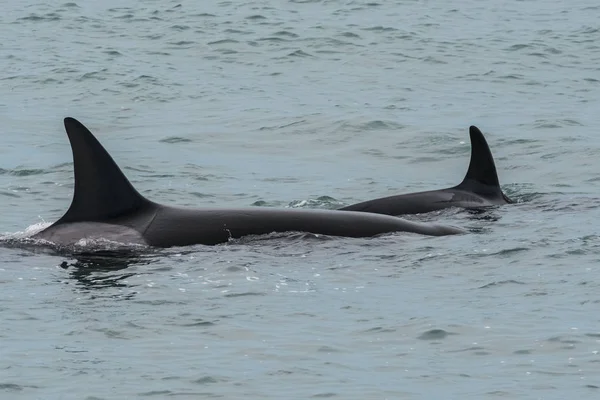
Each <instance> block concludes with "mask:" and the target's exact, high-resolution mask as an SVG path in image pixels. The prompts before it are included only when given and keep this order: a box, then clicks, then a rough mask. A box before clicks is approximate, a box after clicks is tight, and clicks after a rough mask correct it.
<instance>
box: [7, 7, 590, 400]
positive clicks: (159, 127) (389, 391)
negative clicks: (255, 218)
mask: <svg viewBox="0 0 600 400" xmlns="http://www.w3.org/2000/svg"><path fill="white" fill-rule="evenodd" d="M5 3H6V4H3V5H2V8H3V10H2V13H0V35H1V37H2V41H0V60H1V61H0V62H1V63H0V120H1V122H2V124H1V125H2V126H1V128H0V129H1V133H0V137H1V142H0V143H1V145H0V206H1V207H2V208H1V210H2V213H1V214H0V215H1V218H0V231H1V232H4V235H5V236H8V237H14V236H23V235H27V233H28V232H31V230H32V229H35V228H36V227H38V228H39V226H41V225H42V224H47V223H50V222H52V221H55V220H56V219H58V218H59V217H60V216H61V215H62V213H63V212H64V211H65V210H66V209H67V207H68V205H69V203H70V200H71V196H72V190H73V171H72V162H71V161H72V158H71V152H70V147H69V144H68V141H67V138H66V135H65V133H64V129H63V126H62V119H63V118H64V117H66V116H72V117H75V118H78V119H79V120H81V121H82V122H83V123H84V124H86V125H87V126H89V127H90V129H91V130H92V132H94V133H95V134H96V136H97V137H98V139H99V140H100V141H101V142H102V143H103V144H104V145H105V147H106V148H107V149H108V151H109V152H110V153H111V154H112V155H113V157H114V158H115V160H116V161H117V163H118V164H119V165H120V166H121V167H122V168H123V170H124V172H125V173H126V175H127V176H128V177H129V178H130V179H131V181H132V183H133V184H134V185H135V186H136V188H138V189H139V190H140V192H142V193H143V194H144V195H146V196H148V197H150V198H151V199H153V200H155V201H158V202H161V203H167V204H177V205H182V206H203V205H210V206H223V207H229V206H257V207H304V208H336V207H339V206H342V205H345V204H351V203H353V202H358V201H363V200H368V199H372V198H376V197H381V196H387V195H391V194H399V193H406V192H411V191H419V190H427V189H436V188H442V187H448V186H452V185H455V184H457V183H458V182H460V180H461V179H462V177H463V175H464V173H465V171H466V168H467V164H468V158H469V152H470V146H469V140H468V127H469V125H477V126H478V127H479V128H481V129H482V131H483V132H484V134H485V135H486V137H487V140H488V142H489V144H490V146H491V149H492V153H493V154H494V157H495V160H496V164H497V168H498V171H499V176H500V181H501V183H502V187H503V189H504V191H505V192H506V193H507V194H508V195H509V196H510V197H512V198H514V199H515V200H516V201H517V203H516V204H513V205H507V206H503V207H496V208H493V209H490V210H487V211H485V212H478V213H475V212H468V211H464V210H447V211H444V212H438V213H433V214H432V215H424V216H417V217H413V218H416V219H421V220H432V221H439V222H441V223H446V224H452V225H456V226H461V227H464V228H466V229H468V230H469V234H467V235H461V236H453V237H442V238H432V237H424V236H418V235H408V234H397V235H389V236H383V237H379V238H372V239H344V238H327V237H314V236H310V235H309V236H307V235H302V234H289V235H271V236H266V237H255V238H247V239H242V240H237V241H232V242H230V243H227V244H225V245H220V246H214V247H207V246H195V247H189V248H176V249H168V250H162V251H157V252H151V253H143V254H133V255H131V256H130V257H115V256H111V255H110V254H105V255H96V256H90V255H78V256H76V257H75V256H73V255H71V254H67V253H64V254H57V253H53V252H50V251H46V250H42V249H36V248H28V247H22V246H18V245H16V246H3V247H1V248H0V321H1V322H0V398H2V399H69V400H70V399H88V400H91V399H131V398H158V399H162V398H178V399H201V398H225V399H240V398H248V399H310V398H317V399H318V398H339V399H441V398H443V399H465V398H477V399H482V398H485V399H513V398H519V399H564V398H566V397H572V398H596V397H598V396H600V355H599V354H598V351H600V319H599V317H598V307H599V304H600V283H599V282H600V279H599V278H600V269H599V261H600V236H599V233H598V226H597V221H600V167H599V165H598V162H597V159H598V157H599V156H600V135H598V130H599V128H600V117H599V114H598V110H599V109H600V67H599V65H600V26H599V25H598V13H599V12H600V6H598V5H597V2H592V1H590V0H583V1H580V2H576V3H566V2H556V1H549V0H532V1H507V2H478V1H473V0H465V1H461V2H453V3H450V2H449V3H447V4H446V3H444V4H442V3H440V2H432V1H426V0H421V1H417V0H411V1H403V2H383V1H381V2H374V1H358V0H357V1H353V0H330V1H316V0H315V1H310V0H307V1H282V2H269V1H247V2H234V1H221V2H183V1H179V2H178V1H175V2H173V1H151V0H148V1H131V0H122V1H119V2H117V1H114V0H106V1H104V2H91V1H88V2H69V3H62V4H61V3H60V2H58V3H51V2H34V1H30V0H24V1H22V2H5Z"/></svg>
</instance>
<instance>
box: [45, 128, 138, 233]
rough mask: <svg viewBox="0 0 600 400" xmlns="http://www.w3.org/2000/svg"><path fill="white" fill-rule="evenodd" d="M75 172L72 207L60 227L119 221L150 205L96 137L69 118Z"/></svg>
mask: <svg viewBox="0 0 600 400" xmlns="http://www.w3.org/2000/svg"><path fill="white" fill-rule="evenodd" d="M64 122H65V129H66V131H67V135H68V136H69V141H70V142H71V149H72V151H73V164H74V170H75V191H74V193H73V201H72V202H71V206H70V207H69V209H68V210H67V212H66V213H65V215H63V216H62V218H61V219H60V220H58V221H57V222H56V223H57V224H58V223H68V222H81V221H94V222H101V221H106V220H110V219H112V218H118V217H119V216H122V215H124V214H126V213H131V212H134V211H136V210H139V209H141V208H143V207H144V206H146V205H148V204H150V201H149V200H147V199H146V198H144V197H143V196H142V195H141V194H139V193H138V191H137V190H135V188H134V187H133V186H132V185H131V183H130V182H129V180H128V179H127V178H126V177H125V175H124V174H123V172H122V171H121V169H120V168H119V167H118V166H117V164H116V163H115V162H114V160H113V159H112V157H111V156H110V155H109V154H108V152H107V151H106V150H105V149H104V147H102V145H101V144H100V142H98V140H97V139H96V138H95V137H94V135H92V133H91V132H90V131H89V130H88V129H87V128H86V127H85V126H84V125H83V124H82V123H81V122H79V121H77V120H76V119H74V118H65V121H64Z"/></svg>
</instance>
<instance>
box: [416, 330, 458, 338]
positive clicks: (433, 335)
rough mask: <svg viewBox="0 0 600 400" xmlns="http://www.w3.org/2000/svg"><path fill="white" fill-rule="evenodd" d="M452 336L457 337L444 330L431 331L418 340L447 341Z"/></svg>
mask: <svg viewBox="0 0 600 400" xmlns="http://www.w3.org/2000/svg"><path fill="white" fill-rule="evenodd" d="M450 335H456V333H452V332H448V331H445V330H443V329H431V330H429V331H427V332H423V333H422V334H420V335H419V336H418V337H417V339H420V340H439V339H445V338H447V337H448V336H450Z"/></svg>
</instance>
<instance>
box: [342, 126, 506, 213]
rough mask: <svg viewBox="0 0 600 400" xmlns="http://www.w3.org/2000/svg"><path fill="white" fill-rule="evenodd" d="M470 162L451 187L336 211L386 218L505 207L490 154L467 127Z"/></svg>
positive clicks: (475, 132) (476, 131) (479, 136)
mask: <svg viewBox="0 0 600 400" xmlns="http://www.w3.org/2000/svg"><path fill="white" fill-rule="evenodd" d="M469 135H470V136H471V161H470V163H469V169H468V170H467V175H466V176H465V178H464V179H463V181H462V182H461V183H460V184H459V185H457V186H454V187H451V188H447V189H440V190H430V191H427V192H417V193H407V194H401V195H397V196H389V197H382V198H379V199H374V200H369V201H365V202H362V203H357V204H352V205H350V206H347V207H343V208H340V209H339V210H340V211H362V212H369V213H376V214H386V215H407V214H421V213H427V212H430V211H436V210H442V209H445V208H450V207H462V208H480V207H487V206H493V205H500V204H509V203H512V202H513V201H512V200H511V199H509V198H508V197H507V196H506V195H505V194H504V193H503V192H502V189H501V188H500V183H499V181H498V173H497V172H496V165H495V164H494V158H493V157H492V152H491V151H490V147H489V146H488V144H487V142H486V140H485V137H484V136H483V134H482V133H481V131H480V130H479V129H478V128H477V127H475V126H471V127H470V128H469Z"/></svg>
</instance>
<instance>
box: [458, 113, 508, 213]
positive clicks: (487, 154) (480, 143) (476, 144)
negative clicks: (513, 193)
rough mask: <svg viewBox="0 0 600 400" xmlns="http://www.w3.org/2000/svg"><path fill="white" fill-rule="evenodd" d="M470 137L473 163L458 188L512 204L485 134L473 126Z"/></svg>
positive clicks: (470, 128) (470, 163) (471, 162)
mask: <svg viewBox="0 0 600 400" xmlns="http://www.w3.org/2000/svg"><path fill="white" fill-rule="evenodd" d="M469 136H470V137H471V161H470V162H469V169H468V170H467V174H466V175H465V178H464V179H463V181H462V182H461V183H460V184H459V185H458V186H456V188H459V189H464V190H470V191H472V192H474V193H477V194H480V195H484V196H486V197H496V198H499V199H504V201H505V202H507V203H512V200H510V199H509V198H508V197H506V195H505V194H504V193H503V192H502V189H501V188H500V182H499V180H498V172H497V171H496V164H495V163H494V157H492V152H491V151H490V146H488V144H487V141H486V140H485V137H484V136H483V133H481V131H480V130H479V128H477V127H476V126H473V125H472V126H471V127H469Z"/></svg>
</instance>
